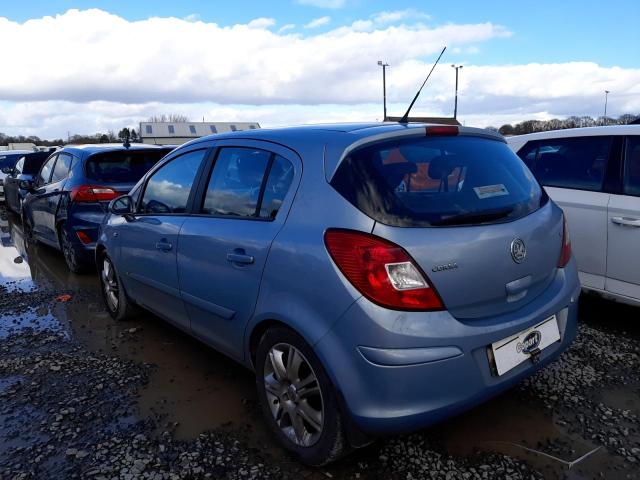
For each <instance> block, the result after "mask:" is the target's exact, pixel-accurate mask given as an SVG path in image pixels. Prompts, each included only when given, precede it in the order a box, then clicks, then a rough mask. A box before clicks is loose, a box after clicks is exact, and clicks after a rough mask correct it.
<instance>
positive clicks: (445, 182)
mask: <svg viewBox="0 0 640 480" xmlns="http://www.w3.org/2000/svg"><path fill="white" fill-rule="evenodd" d="M331 185H332V186H333V187H334V188H335V189H336V190H337V191H338V192H339V193H340V194H341V195H342V196H343V197H345V198H346V199H347V200H348V201H349V202H351V203H352V204H353V205H354V206H356V207H357V208H358V209H359V210H361V211H362V212H364V213H366V214H367V215H369V216H370V217H371V218H373V219H375V220H377V221H379V222H381V223H384V224H386V225H392V226H401V227H430V226H432V227H439V226H451V225H480V224H486V223H498V222H508V221H512V220H515V219H518V218H521V217H523V216H525V215H528V214H529V213H531V212H534V211H536V210H537V209H539V208H540V207H541V206H542V205H543V204H544V203H546V202H547V200H548V197H547V195H546V193H545V192H544V190H543V189H542V188H541V187H540V185H539V184H538V182H537V181H536V180H535V179H534V177H533V175H532V174H531V172H530V171H529V169H528V168H527V167H526V166H525V165H524V163H522V161H521V160H520V159H519V158H518V157H517V156H516V155H515V153H513V152H512V151H511V149H510V148H509V147H508V146H507V145H506V144H505V143H503V142H501V141H499V140H491V139H487V138H482V137H472V136H456V137H423V138H417V139H416V138H410V139H398V140H392V141H386V142H381V143H376V144H373V145H370V146H366V147H363V148H360V149H357V150H355V151H354V152H352V153H350V154H349V156H348V157H346V158H345V159H344V160H343V161H342V163H341V164H340V166H339V167H338V170H337V171H336V174H335V175H334V177H333V179H332V180H331Z"/></svg>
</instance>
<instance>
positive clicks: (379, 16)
mask: <svg viewBox="0 0 640 480" xmlns="http://www.w3.org/2000/svg"><path fill="white" fill-rule="evenodd" d="M371 18H372V19H373V21H374V22H376V23H377V24H379V25H385V24H389V23H397V22H401V21H403V20H412V21H420V20H429V18H431V17H430V16H429V15H427V14H426V13H422V12H420V11H418V10H415V9H413V8H407V9H405V10H393V11H385V12H378V13H375V14H373V15H372V16H371Z"/></svg>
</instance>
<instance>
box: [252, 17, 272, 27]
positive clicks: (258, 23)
mask: <svg viewBox="0 0 640 480" xmlns="http://www.w3.org/2000/svg"><path fill="white" fill-rule="evenodd" d="M275 24H276V21H275V19H273V18H265V17H260V18H254V19H253V20H251V21H250V22H249V23H248V24H247V26H248V27H249V28H269V27H273V26H274V25H275Z"/></svg>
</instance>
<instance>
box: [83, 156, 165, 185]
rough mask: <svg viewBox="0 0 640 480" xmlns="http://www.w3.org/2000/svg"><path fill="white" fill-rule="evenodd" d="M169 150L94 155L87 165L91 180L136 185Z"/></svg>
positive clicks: (88, 176) (87, 173) (88, 175)
mask: <svg viewBox="0 0 640 480" xmlns="http://www.w3.org/2000/svg"><path fill="white" fill-rule="evenodd" d="M168 152H169V150H165V149H157V150H156V149H154V150H142V151H140V150H134V151H127V150H120V151H114V152H105V153H99V154H96V155H92V156H91V157H89V159H88V160H87V163H86V167H85V168H86V175H87V178H88V179H90V180H95V181H98V182H103V183H136V182H137V181H138V180H140V179H141V178H142V176H143V175H144V174H145V173H147V172H148V171H149V169H150V168H151V167H153V166H154V165H155V164H156V163H157V162H158V160H160V159H161V158H162V157H164V156H165V155H166V154H167V153H168Z"/></svg>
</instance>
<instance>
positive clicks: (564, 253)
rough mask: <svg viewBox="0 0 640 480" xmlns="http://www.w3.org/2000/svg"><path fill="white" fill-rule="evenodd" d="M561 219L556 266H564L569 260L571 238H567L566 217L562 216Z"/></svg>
mask: <svg viewBox="0 0 640 480" xmlns="http://www.w3.org/2000/svg"><path fill="white" fill-rule="evenodd" d="M562 221H563V225H562V249H561V250H560V258H559V259H558V268H564V267H566V266H567V263H569V260H571V239H570V238H569V227H568V226H567V217H563V218H562Z"/></svg>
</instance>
